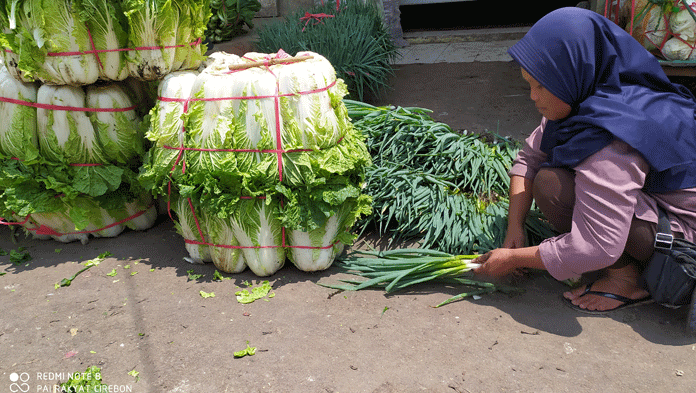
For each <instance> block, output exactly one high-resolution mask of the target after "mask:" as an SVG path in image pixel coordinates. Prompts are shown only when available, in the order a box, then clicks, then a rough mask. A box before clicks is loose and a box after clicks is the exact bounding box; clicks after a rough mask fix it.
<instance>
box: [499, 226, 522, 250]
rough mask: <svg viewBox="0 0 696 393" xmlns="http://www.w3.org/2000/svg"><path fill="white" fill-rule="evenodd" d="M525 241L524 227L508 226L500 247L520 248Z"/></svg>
mask: <svg viewBox="0 0 696 393" xmlns="http://www.w3.org/2000/svg"><path fill="white" fill-rule="evenodd" d="M525 243H526V236H525V234H524V228H514V229H513V228H508V231H507V234H506V235H505V241H503V246H502V248H522V247H524V246H525Z"/></svg>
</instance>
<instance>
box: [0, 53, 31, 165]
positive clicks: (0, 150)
mask: <svg viewBox="0 0 696 393" xmlns="http://www.w3.org/2000/svg"><path fill="white" fill-rule="evenodd" d="M0 92H2V97H3V98H8V99H11V100H17V101H21V102H24V103H26V105H23V104H21V103H15V102H6V101H2V102H0V119H2V122H0V154H2V155H3V156H5V157H8V158H16V159H19V160H23V161H26V160H35V159H37V158H38V156H39V142H38V137H37V134H36V108H35V107H32V106H31V104H33V103H36V96H37V92H38V85H37V84H36V83H31V82H21V81H19V80H17V79H15V78H14V77H13V76H12V75H11V74H10V73H9V71H8V70H7V68H6V67H5V66H4V65H1V66H0Z"/></svg>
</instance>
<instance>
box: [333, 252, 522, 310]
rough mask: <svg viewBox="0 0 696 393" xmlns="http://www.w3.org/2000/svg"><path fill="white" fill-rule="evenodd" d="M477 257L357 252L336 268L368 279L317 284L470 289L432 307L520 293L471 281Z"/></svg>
mask: <svg viewBox="0 0 696 393" xmlns="http://www.w3.org/2000/svg"><path fill="white" fill-rule="evenodd" d="M476 257H478V255H452V254H448V253H446V252H441V251H437V250H430V249H420V248H419V249H408V248H406V249H396V250H387V251H359V250H356V251H354V252H352V253H351V254H350V255H349V256H348V257H347V258H344V259H342V260H340V261H339V263H338V265H339V266H340V267H341V268H342V269H343V270H345V271H346V272H348V273H352V274H355V275H358V276H361V277H365V278H367V280H362V281H360V280H341V281H343V282H344V283H346V284H347V285H329V284H320V285H322V286H325V287H328V288H333V289H339V290H343V291H357V290H361V289H366V288H372V287H378V288H384V290H385V291H386V292H393V291H397V290H400V289H404V288H406V287H409V286H411V285H416V284H421V283H425V282H440V283H448V284H458V285H464V286H467V287H469V288H471V291H469V292H465V293H461V294H459V295H456V296H453V297H451V298H449V299H447V300H445V301H444V302H442V303H440V304H438V305H436V306H435V307H440V306H443V305H445V304H448V303H451V302H453V301H456V300H459V299H463V298H465V297H468V296H477V295H482V294H484V293H491V292H496V291H500V292H503V293H508V294H510V293H515V292H519V291H520V290H519V289H517V288H513V287H508V286H503V285H495V284H492V283H488V282H483V281H477V280H473V279H471V276H472V273H471V270H472V269H475V268H476V267H478V266H479V265H478V264H477V263H473V262H472V260H474V259H475V258H476Z"/></svg>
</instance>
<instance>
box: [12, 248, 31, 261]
mask: <svg viewBox="0 0 696 393" xmlns="http://www.w3.org/2000/svg"><path fill="white" fill-rule="evenodd" d="M31 259H32V258H31V255H29V251H26V249H25V248H24V247H19V248H17V249H16V250H10V262H12V264H14V265H21V264H23V263H25V262H29V261H31Z"/></svg>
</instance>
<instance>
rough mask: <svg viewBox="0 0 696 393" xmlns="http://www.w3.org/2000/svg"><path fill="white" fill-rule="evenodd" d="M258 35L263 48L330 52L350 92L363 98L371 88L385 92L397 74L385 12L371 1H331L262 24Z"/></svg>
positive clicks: (377, 94) (372, 90)
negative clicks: (274, 21)
mask: <svg viewBox="0 0 696 393" xmlns="http://www.w3.org/2000/svg"><path fill="white" fill-rule="evenodd" d="M307 14H309V16H308V15H307ZM312 15H318V16H315V17H312ZM322 15H330V16H323V17H322ZM258 37H259V39H258V42H257V43H256V45H257V48H258V49H259V50H260V51H261V52H267V53H273V52H276V51H278V50H279V49H283V50H285V51H286V52H288V53H295V52H301V51H311V52H316V53H319V54H321V55H322V56H324V57H326V59H327V60H329V62H331V64H332V65H333V67H334V68H335V69H336V75H338V77H339V78H341V79H343V80H344V81H345V82H346V85H347V86H348V91H350V94H351V97H352V98H353V99H357V100H360V101H363V100H364V99H365V98H366V97H367V94H368V93H369V94H372V95H373V96H375V97H377V96H380V95H381V94H382V93H383V91H384V90H385V89H386V88H388V87H389V78H390V77H392V76H393V75H394V73H393V69H392V66H391V64H392V63H393V61H394V60H395V59H396V57H397V56H398V51H397V48H396V47H395V46H394V44H393V43H392V40H391V37H390V35H389V32H388V31H387V30H386V27H385V26H384V22H383V18H382V12H381V10H379V9H378V8H377V7H376V5H375V3H374V2H372V1H366V2H363V1H358V0H349V1H341V2H340V6H339V8H338V9H336V3H335V2H330V1H327V2H326V3H325V4H322V5H320V6H316V7H314V8H312V9H311V10H308V11H298V12H296V13H293V14H291V15H289V16H287V17H286V18H285V19H284V20H283V21H279V22H276V23H273V24H268V25H265V26H263V27H262V28H260V29H259V31H258Z"/></svg>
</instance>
